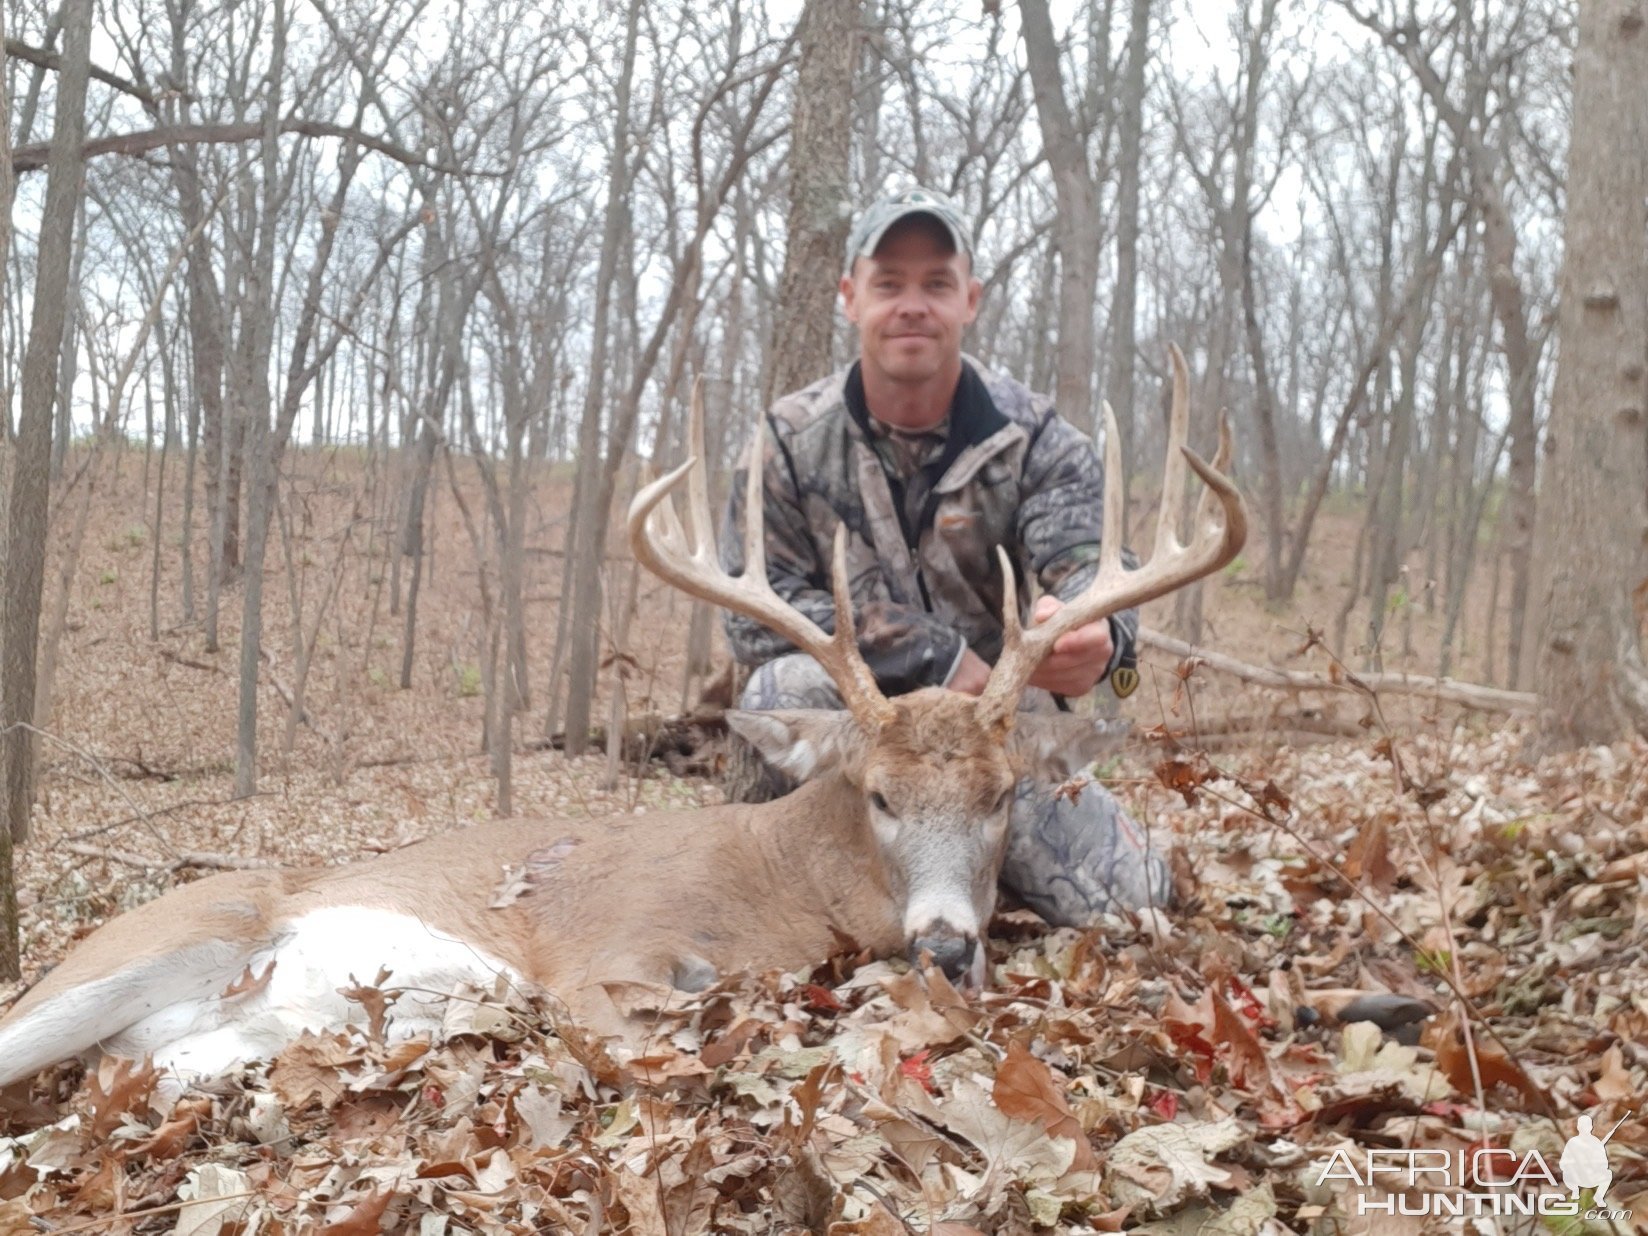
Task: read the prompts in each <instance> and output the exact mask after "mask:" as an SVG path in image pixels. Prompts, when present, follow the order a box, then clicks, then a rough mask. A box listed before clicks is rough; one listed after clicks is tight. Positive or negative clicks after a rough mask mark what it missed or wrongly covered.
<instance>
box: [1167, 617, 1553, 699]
mask: <svg viewBox="0 0 1648 1236" xmlns="http://www.w3.org/2000/svg"><path fill="white" fill-rule="evenodd" d="M1139 643H1141V644H1142V645H1144V646H1145V647H1146V648H1154V649H1156V650H1157V651H1158V652H1165V653H1168V654H1169V655H1171V656H1175V657H1195V658H1196V659H1197V660H1199V661H1201V662H1202V663H1203V664H1204V665H1206V666H1207V667H1208V668H1209V669H1214V670H1218V671H1219V672H1220V673H1224V674H1229V675H1231V676H1232V677H1235V678H1240V679H1241V680H1242V681H1243V682H1251V683H1253V684H1254V685H1255V686H1260V687H1271V688H1274V689H1275V690H1278V691H1354V692H1357V693H1358V694H1362V695H1366V694H1369V693H1377V694H1383V695H1426V696H1429V697H1431V698H1432V699H1436V700H1441V701H1443V702H1444V703H1448V704H1459V705H1461V706H1463V707H1465V708H1479V709H1481V710H1483V711H1484V712H1533V711H1534V709H1535V708H1536V707H1537V706H1538V703H1539V697H1538V696H1537V695H1534V694H1533V693H1532V692H1529V691H1504V690H1501V689H1500V688H1498V687H1485V686H1482V685H1480V684H1479V683H1474V682H1456V681H1455V680H1454V679H1452V678H1427V677H1425V676H1424V675H1421V674H1398V673H1389V672H1383V673H1369V674H1352V673H1349V672H1345V673H1343V674H1342V675H1341V676H1339V677H1337V678H1333V677H1329V676H1328V675H1326V674H1311V673H1306V672H1304V671H1303V670H1280V669H1274V668H1271V667H1269V666H1264V665H1252V664H1249V663H1248V662H1246V661H1238V660H1237V659H1236V658H1235V657H1230V656H1226V655H1225V654H1224V653H1220V652H1213V651H1211V650H1210V649H1206V648H1197V647H1195V646H1194V645H1191V644H1187V643H1185V642H1184V641H1183V640H1177V639H1174V638H1173V637H1172V636H1170V635H1163V634H1162V633H1161V632H1160V631H1152V630H1151V629H1150V628H1148V627H1140V628H1139Z"/></svg>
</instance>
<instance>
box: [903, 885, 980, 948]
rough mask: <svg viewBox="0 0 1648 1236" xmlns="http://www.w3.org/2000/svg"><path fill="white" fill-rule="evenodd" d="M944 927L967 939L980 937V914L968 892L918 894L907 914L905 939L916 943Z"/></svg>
mask: <svg viewBox="0 0 1648 1236" xmlns="http://www.w3.org/2000/svg"><path fill="white" fill-rule="evenodd" d="M940 923H943V924H944V925H945V926H947V927H949V928H950V929H952V930H954V931H958V932H960V933H961V934H962V935H966V936H974V937H976V936H978V935H980V934H981V933H980V931H979V921H978V911H977V910H976V909H974V908H973V901H972V898H971V897H969V896H968V895H967V894H966V892H965V891H962V890H957V891H954V892H952V891H951V890H949V889H933V890H926V889H923V890H921V891H919V892H916V893H915V894H914V895H913V896H912V897H911V898H910V903H909V905H908V906H906V907H905V910H904V935H905V938H906V939H909V940H914V939H917V938H918V937H920V936H927V935H932V934H933V928H935V927H937V926H938V925H939V924H940Z"/></svg>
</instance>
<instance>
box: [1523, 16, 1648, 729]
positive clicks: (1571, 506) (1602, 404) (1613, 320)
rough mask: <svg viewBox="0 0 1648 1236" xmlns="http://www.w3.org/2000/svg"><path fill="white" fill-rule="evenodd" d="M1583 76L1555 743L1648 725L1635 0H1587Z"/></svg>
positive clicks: (1556, 603) (1544, 569) (1551, 616)
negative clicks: (1635, 595)
mask: <svg viewBox="0 0 1648 1236" xmlns="http://www.w3.org/2000/svg"><path fill="white" fill-rule="evenodd" d="M1573 83H1574V103H1573V131H1572V139H1571V141H1570V144H1569V149H1568V194H1567V218H1566V223H1565V225H1564V233H1565V234H1564V258H1563V268H1562V283H1561V287H1560V292H1559V308H1558V316H1557V330H1558V332H1559V335H1558V339H1559V343H1560V347H1559V352H1558V358H1557V370H1556V386H1555V390H1554V393H1553V397H1552V405H1551V420H1550V426H1549V430H1548V437H1547V441H1546V453H1547V456H1548V459H1547V463H1546V466H1545V491H1544V493H1543V494H1542V495H1541V497H1540V519H1539V523H1538V525H1537V529H1536V533H1535V540H1534V558H1535V563H1536V568H1537V571H1538V579H1539V588H1538V592H1537V593H1536V596H1537V598H1538V603H1539V614H1538V621H1537V622H1536V624H1535V625H1534V628H1533V629H1534V630H1535V631H1536V632H1537V633H1538V635H1537V639H1538V644H1537V647H1538V675H1539V696H1540V710H1539V742H1540V743H1541V744H1542V745H1543V746H1545V747H1546V748H1548V749H1561V748H1567V747H1572V746H1577V745H1581V744H1587V743H1603V742H1611V741H1613V740H1615V739H1617V738H1619V737H1620V736H1621V735H1622V734H1623V733H1625V732H1627V731H1628V730H1632V729H1635V730H1638V731H1643V732H1648V706H1645V705H1648V675H1645V674H1644V671H1643V661H1642V645H1641V632H1640V620H1639V618H1638V617H1637V614H1636V613H1635V612H1634V611H1633V607H1632V590H1633V589H1634V588H1637V587H1639V585H1640V583H1641V581H1642V580H1643V579H1644V578H1645V577H1648V553H1645V552H1644V546H1643V538H1642V535H1641V532H1642V529H1644V528H1648V489H1645V487H1644V484H1643V477H1644V475H1645V463H1648V420H1645V410H1648V382H1645V380H1644V365H1645V364H1648V249H1645V247H1644V243H1643V237H1644V236H1645V235H1648V33H1645V32H1644V31H1643V28H1642V15H1641V12H1640V9H1639V7H1638V6H1637V5H1636V4H1634V3H1632V2H1631V0H1590V2H1589V3H1587V4H1582V5H1581V6H1580V7H1579V48H1578V51H1577V53H1576V55H1575V57H1574V73H1573ZM1514 466H1515V457H1514V454H1513V468H1514ZM1513 578H1514V577H1513ZM1513 606H1514V599H1513ZM1512 618H1513V621H1514V619H1515V612H1514V609H1513V613H1512Z"/></svg>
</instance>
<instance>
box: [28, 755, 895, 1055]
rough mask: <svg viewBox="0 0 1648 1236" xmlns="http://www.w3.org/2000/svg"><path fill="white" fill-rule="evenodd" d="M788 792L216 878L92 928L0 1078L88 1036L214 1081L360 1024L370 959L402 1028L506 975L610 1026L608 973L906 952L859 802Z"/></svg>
mask: <svg viewBox="0 0 1648 1236" xmlns="http://www.w3.org/2000/svg"><path fill="white" fill-rule="evenodd" d="M784 803H787V804H788V806H787V807H785V806H784V804H777V803H775V804H764V805H763V806H761V807H742V806H735V807H728V808H705V809H701V810H697V811H683V812H657V813H651V814H648V815H646V816H643V817H632V816H624V817H620V818H617V819H612V820H556V819H549V820H522V821H504V822H498V823H489V824H482V825H477V826H474V827H471V828H466V829H461V830H459V831H457V832H453V833H449V834H445V835H443V836H439V837H434V838H431V839H429V840H427V841H424V842H420V843H418V844H416V845H412V846H408V847H406V848H404V849H401V850H396V851H393V852H391V853H388V854H384V855H380V856H378V857H376V858H373V859H369V860H367V861H364V862H359V863H353V864H350V865H348V866H344V867H338V868H319V869H275V870H268V871H244V872H228V873H224V874H220V875H213V876H208V877H206V878H205V879H202V880H198V881H196V882H194V883H192V884H187V885H184V886H182V887H180V888H177V889H174V890H172V891H171V892H168V893H166V894H165V895H163V896H161V897H159V898H157V899H156V900H154V901H151V902H148V903H146V904H145V905H142V906H139V907H138V908H136V909H134V910H132V911H130V912H128V913H126V914H123V915H121V916H120V917H119V918H117V919H114V920H112V921H111V922H109V923H107V924H105V925H104V926H103V927H101V928H100V929H99V930H98V931H96V932H94V933H93V934H92V935H91V936H90V937H88V938H87V939H86V940H85V941H84V942H82V943H81V945H80V946H79V947H78V948H77V949H75V950H74V952H73V953H71V954H70V956H69V957H68V958H67V959H66V960H65V961H64V962H63V963H62V964H61V965H60V966H58V967H57V968H56V969H55V970H53V971H52V972H51V973H50V974H48V975H47V976H46V977H45V978H44V979H42V980H41V981H40V983H39V984H37V985H36V986H35V987H34V988H33V989H32V990H31V991H30V992H29V993H28V994H27V995H26V996H24V998H23V999H22V1000H21V1001H20V1002H19V1003H18V1004H17V1006H16V1007H15V1008H14V1009H13V1010H12V1011H11V1013H10V1014H9V1015H8V1016H7V1017H6V1019H5V1020H4V1021H3V1022H0V1085H6V1084H9V1083H10V1082H12V1081H15V1080H17V1079H18V1078H20V1077H26V1076H29V1075H31V1074H33V1073H35V1072H37V1071H38V1070H39V1069H41V1068H44V1067H45V1066H47V1065H49V1064H52V1063H55V1062H56V1061H58V1060H61V1059H64V1058H67V1057H69V1056H73V1055H78V1054H81V1053H84V1052H89V1051H91V1050H93V1049H94V1048H101V1049H103V1050H105V1051H107V1052H110V1053H111V1054H115V1055H120V1056H128V1057H133V1058H140V1057H142V1056H144V1055H149V1054H153V1055H154V1056H155V1060H156V1063H157V1065H159V1066H161V1067H162V1068H167V1069H171V1070H174V1071H176V1072H178V1073H180V1074H187V1075H197V1074H199V1075H207V1074H214V1073H221V1072H223V1071H225V1070H226V1069H228V1068H229V1067H231V1066H233V1065H234V1064H237V1063H239V1062H242V1061H245V1060H248V1059H255V1058H259V1057H266V1056H269V1055H272V1054H273V1053H274V1052H276V1051H278V1050H279V1049H280V1048H281V1047H282V1046H284V1045H285V1044H286V1043H288V1042H290V1041H291V1040H292V1039H293V1038H294V1037H296V1036H297V1035H298V1034H299V1033H301V1032H302V1031H304V1030H306V1029H307V1030H324V1029H337V1028H341V1027H342V1026H344V1025H346V1024H348V1023H349V1022H351V1021H353V1022H357V1023H358V1022H360V1021H361V1020H363V1019H364V1016H365V1010H364V1009H363V1008H362V1007H361V1006H360V1005H359V1004H356V1003H353V1002H352V1001H350V1000H348V999H347V998H345V997H344V996H342V995H340V994H339V991H338V989H340V988H348V987H353V986H356V985H358V984H371V983H372V982H373V981H374V980H375V978H376V977H377V975H378V973H379V971H380V969H389V970H390V971H391V973H390V977H389V978H388V979H387V980H386V981H385V984H384V986H386V987H389V988H407V989H411V990H408V991H406V992H405V993H404V994H402V995H401V996H400V998H399V999H398V1000H397V1001H396V1002H395V1004H394V1005H393V1006H392V1007H391V1010H390V1027H391V1030H392V1032H393V1033H395V1034H396V1035H399V1036H409V1035H412V1034H416V1033H419V1032H422V1031H424V1030H427V1029H430V1028H433V1027H438V1026H439V1024H440V1020H441V1014H442V1006H443V1004H444V1001H441V1000H438V999H436V998H435V997H434V995H433V994H432V993H439V992H448V991H451V990H453V989H455V988H456V987H458V986H459V985H460V984H461V983H464V982H469V983H473V984H475V985H477V986H479V987H482V988H490V987H492V986H493V984H494V983H495V982H496V980H497V979H498V977H499V976H500V975H503V976H505V977H506V978H507V979H508V980H509V982H510V983H511V984H513V985H517V986H519V987H520V988H522V989H523V990H544V991H549V992H552V993H554V994H555V995H556V996H557V997H559V998H560V999H561V1000H563V1001H564V1002H565V1003H566V1004H567V1006H568V1008H569V1010H570V1011H571V1013H572V1014H573V1016H575V1017H577V1018H578V1019H580V1020H582V1021H584V1022H586V1023H587V1024H590V1025H592V1026H594V1027H596V1028H597V1029H599V1030H602V1031H606V1032H609V1033H623V1032H625V1031H627V1030H629V1029H631V1027H630V1026H629V1024H628V1023H627V1021H626V1019H625V1018H624V1017H623V1016H622V1014H620V1013H619V1012H618V1010H617V1008H616V1007H615V1006H614V1005H613V1004H612V1002H611V1001H610V999H609V998H608V997H607V995H606V993H605V991H604V989H603V987H602V986H601V985H602V984H603V983H606V982H622V981H640V982H649V983H657V984H667V985H671V986H676V987H680V988H684V989H688V990H694V989H698V988H701V987H704V986H708V985H709V983H710V982H713V981H714V978H715V977H716V976H717V975H719V974H724V973H733V972H736V971H740V970H748V969H769V968H774V967H778V968H784V969H791V968H797V967H800V966H802V965H805V964H807V963H808V962H810V961H817V960H820V959H822V958H823V957H825V956H827V955H828V954H829V953H830V952H831V951H832V950H833V949H834V948H835V947H836V943H835V937H834V935H833V932H832V929H833V930H834V931H839V932H840V933H842V935H844V936H847V937H850V938H852V939H853V940H855V941H857V942H858V943H860V944H861V945H862V946H863V947H866V948H871V949H874V950H876V951H877V952H880V953H883V954H885V953H890V952H896V951H898V949H899V947H900V945H901V944H902V942H903V926H902V920H901V917H900V915H899V913H898V912H897V907H896V906H895V905H894V904H893V901H892V898H891V896H890V894H889V892H888V890H887V885H886V881H885V879H884V873H882V872H880V871H879V870H878V864H876V863H874V862H870V863H866V862H864V861H863V857H864V855H865V854H866V852H867V849H869V848H870V847H868V846H867V844H866V841H865V839H864V838H863V836H862V835H861V834H862V833H863V832H864V831H865V830H866V829H867V827H868V825H867V822H866V819H865V812H864V809H863V796H862V794H861V793H859V792H857V791H856V790H854V788H853V787H852V786H851V785H850V784H849V783H848V782H847V781H846V779H845V777H843V776H842V775H841V774H839V773H836V774H832V775H829V776H826V777H824V778H822V779H820V780H817V781H814V782H812V783H809V784H808V785H806V786H803V787H802V788H801V790H799V791H798V792H797V794H796V795H793V796H791V798H790V799H786V800H784ZM792 813H795V814H792ZM800 813H805V814H804V816H803V817H802V818H804V819H805V821H806V823H805V826H804V827H794V826H790V827H786V824H791V825H793V824H794V822H795V820H796V817H797V815H799V814H800ZM730 871H736V872H738V873H739V878H738V879H737V880H736V881H728V880H727V879H726V873H728V872H730ZM494 902H496V903H498V904H493V903H494ZM775 907H782V912H779V913H775ZM592 940H593V941H604V943H603V944H602V946H601V947H600V948H598V949H596V950H594V951H592V950H591V948H590V941H592ZM242 988H244V989H245V990H240V989H242Z"/></svg>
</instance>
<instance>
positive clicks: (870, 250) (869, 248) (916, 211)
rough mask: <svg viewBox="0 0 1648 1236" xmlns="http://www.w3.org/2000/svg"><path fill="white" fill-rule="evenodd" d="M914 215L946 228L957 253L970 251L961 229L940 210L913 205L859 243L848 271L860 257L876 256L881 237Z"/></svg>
mask: <svg viewBox="0 0 1648 1236" xmlns="http://www.w3.org/2000/svg"><path fill="white" fill-rule="evenodd" d="M912 215H926V216H927V217H928V218H930V219H932V220H934V221H935V222H936V223H938V224H940V225H941V226H942V227H943V228H944V231H945V233H946V234H947V235H948V236H949V237H950V246H951V248H953V249H954V250H955V251H956V252H957V253H967V252H968V248H967V240H966V238H965V237H964V236H962V234H961V233H960V232H959V231H957V230H956V226H955V224H953V223H951V222H950V221H949V220H948V219H946V218H945V217H944V216H943V215H941V214H939V213H938V211H936V210H934V209H932V207H930V206H916V205H912V206H910V207H908V208H907V209H905V210H901V211H899V213H898V214H896V215H894V216H893V217H892V218H891V219H889V220H887V222H885V223H883V224H882V225H881V226H880V227H878V228H876V230H875V231H873V232H871V233H870V234H869V235H868V236H866V237H865V238H864V243H863V244H861V245H859V247H858V248H857V249H855V250H854V251H853V252H851V253H849V254H848V255H847V269H848V271H849V272H850V271H851V270H852V268H853V263H854V262H856V261H858V259H859V258H861V257H874V256H875V251H876V250H877V249H879V248H880V247H881V238H882V237H884V236H885V235H887V233H888V232H890V231H891V230H892V229H893V227H894V225H896V224H899V223H903V222H904V220H906V219H908V218H910V217H911V216H912Z"/></svg>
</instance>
